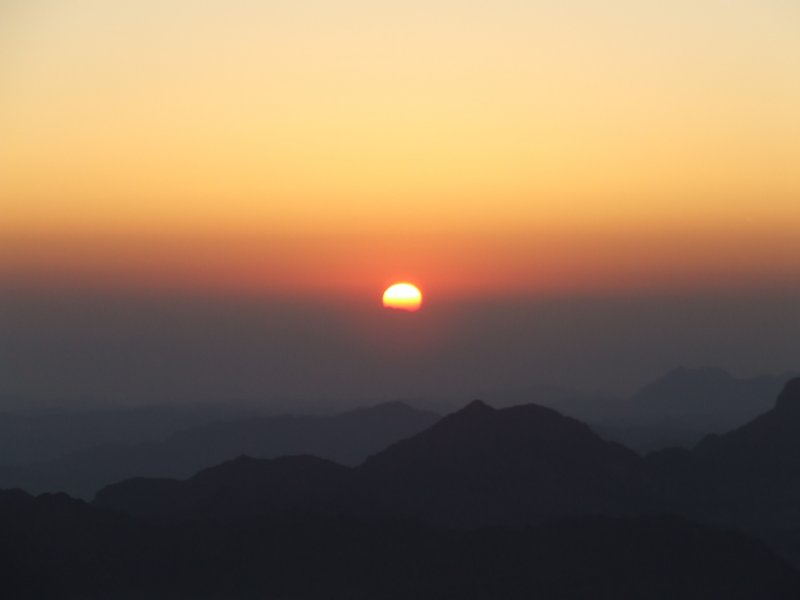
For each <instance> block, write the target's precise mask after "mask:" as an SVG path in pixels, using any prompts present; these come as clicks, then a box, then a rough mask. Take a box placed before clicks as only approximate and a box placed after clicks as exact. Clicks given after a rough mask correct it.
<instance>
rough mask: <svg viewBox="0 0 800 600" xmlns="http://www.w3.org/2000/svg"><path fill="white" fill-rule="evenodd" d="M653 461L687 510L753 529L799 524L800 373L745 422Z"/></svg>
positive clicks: (676, 501)
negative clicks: (769, 404)
mask: <svg viewBox="0 0 800 600" xmlns="http://www.w3.org/2000/svg"><path fill="white" fill-rule="evenodd" d="M648 463H649V464H650V466H651V468H652V469H654V471H655V472H656V473H657V476H658V478H659V480H660V481H662V482H663V483H662V485H663V488H664V489H663V490H662V493H663V495H664V496H665V497H669V498H671V500H672V502H673V505H674V506H676V507H678V509H679V510H681V512H683V513H684V514H690V515H692V516H694V517H697V518H701V519H703V520H705V521H708V522H714V523H720V524H725V525H728V526H731V525H732V526H737V527H741V528H744V529H748V530H754V531H767V530H776V529H780V530H788V529H791V528H800V378H797V379H793V380H791V381H789V382H788V383H787V384H786V385H785V387H784V388H783V390H782V391H781V393H780V395H779V396H778V398H777V401H776V403H775V406H774V407H773V408H772V409H771V410H769V411H768V412H766V413H765V414H763V415H761V416H759V417H757V418H755V419H753V420H752V421H750V422H749V423H747V424H745V425H743V426H742V427H739V428H738V429H736V430H734V431H731V432H729V433H725V434H722V435H710V436H708V437H706V438H705V439H703V440H702V441H701V442H700V443H699V444H698V445H697V446H696V448H695V449H694V450H693V451H679V450H671V451H664V452H659V453H655V454H654V455H652V456H650V457H648Z"/></svg>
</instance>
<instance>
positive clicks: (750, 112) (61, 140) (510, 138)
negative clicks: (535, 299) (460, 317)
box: [0, 0, 800, 296]
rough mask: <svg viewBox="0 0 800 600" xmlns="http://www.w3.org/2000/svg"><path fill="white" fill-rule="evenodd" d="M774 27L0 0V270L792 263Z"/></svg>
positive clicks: (100, 282)
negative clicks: (0, 145) (0, 149)
mask: <svg viewBox="0 0 800 600" xmlns="http://www.w3.org/2000/svg"><path fill="white" fill-rule="evenodd" d="M798 23H800V10H798V8H797V6H796V5H795V4H794V3H792V2H786V1H783V0H760V1H756V0H748V1H743V2H737V3H730V2H723V1H722V0H695V1H693V2H689V1H688V0H676V1H675V2H670V3H669V4H668V5H663V6H662V5H658V4H656V3H650V2H641V1H635V2H634V1H633V0H620V1H617V2H610V3H607V2H603V3H600V2H592V1H590V0H576V1H575V2H570V3H563V5H561V6H554V5H553V3H545V2H520V1H517V0H496V1H494V2H491V3H489V2H475V3H463V2H456V1H455V0H427V1H426V2H423V1H422V0H406V1H405V2H402V3H400V2H394V1H390V2H381V3H375V2H367V1H366V0H342V1H341V2H336V3H331V2H323V1H322V0H311V1H309V2H304V3H297V2H269V3H263V2H254V1H251V0H240V1H237V2H225V3H223V2H213V1H210V0H209V1H204V2H188V1H186V0H160V1H156V0H138V1H134V0H119V1H117V2H113V3H109V2H103V1H101V0H72V1H67V0H41V1H38V2H22V1H18V2H16V1H12V2H6V3H3V6H2V7H0V40H2V41H1V42H0V89H2V90H3V91H2V93H0V131H2V151H0V283H2V282H6V283H10V284H12V285H18V284H19V285H31V284H36V285H59V286H60V285H66V286H76V287H81V286H83V287H89V288H94V287H126V288H127V287H131V288H145V289H151V288H156V289H160V288H168V289H189V290H206V291H217V292H223V293H227V292H233V293H238V292H241V291H247V292H257V293H269V294H293V293H304V294H305V293H318V292H319V291H321V290H325V291H326V292H327V293H335V294H343V295H349V294H354V293H362V292H365V293H366V292H367V291H370V292H371V291H372V290H376V291H375V293H376V294H378V293H379V292H380V291H381V290H382V289H383V286H384V285H385V284H386V283H389V282H391V281H392V280H394V279H408V280H411V281H415V282H418V283H419V284H420V285H421V286H423V288H426V289H429V290H433V291H436V292H437V293H441V294H443V295H456V296H457V295H459V294H466V293H470V294H474V293H482V294H483V293H486V294H490V295H491V294H507V293H533V294H543V293H548V294H550V293H564V292H568V293H571V292H593V293H594V292H618V291H639V290H651V289H658V290H682V289H686V288H698V287H700V288H702V287H719V286H743V287H748V286H759V285H769V286H774V285H780V284H781V283H783V282H790V281H797V280H799V279H800V236H798V235H797V232H798V231H800V167H798V165H800V109H798V107H800V79H798V77H797V74H798V73H800V36H798V35H797V32H798Z"/></svg>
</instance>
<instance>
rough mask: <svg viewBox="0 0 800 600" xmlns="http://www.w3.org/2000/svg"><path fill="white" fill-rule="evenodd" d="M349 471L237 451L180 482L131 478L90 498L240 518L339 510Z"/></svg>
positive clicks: (153, 510)
mask: <svg viewBox="0 0 800 600" xmlns="http://www.w3.org/2000/svg"><path fill="white" fill-rule="evenodd" d="M352 474H353V471H352V469H349V468H348V467H344V466H341V465H337V464H335V463H333V462H330V461H327V460H324V459H321V458H315V457H313V456H284V457H280V458H275V459H256V458H250V457H248V456H240V457H238V458H236V459H234V460H231V461H227V462H225V463H223V464H221V465H218V466H215V467H211V468H209V469H205V470H203V471H200V472H199V473H197V474H196V475H194V476H193V477H190V478H189V479H187V480H185V481H176V480H174V479H155V478H136V479H130V480H127V481H123V482H120V483H117V484H112V485H110V486H107V487H105V488H103V489H102V490H100V491H99V492H98V493H97V495H96V497H95V500H94V502H93V504H94V506H97V507H100V508H111V509H115V510H119V511H123V512H126V513H128V514H132V515H136V516H139V517H148V518H157V519H178V520H190V519H197V518H235V519H238V518H242V517H246V516H253V515H261V514H271V513H276V512H281V511H307V512H315V513H328V512H344V511H347V510H350V506H349V505H347V504H346V503H345V502H344V499H345V497H346V494H347V492H348V488H347V485H348V484H349V483H350V481H351V479H352Z"/></svg>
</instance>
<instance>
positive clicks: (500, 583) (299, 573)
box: [0, 492, 800, 600]
mask: <svg viewBox="0 0 800 600" xmlns="http://www.w3.org/2000/svg"><path fill="white" fill-rule="evenodd" d="M0 574H2V588H1V589H2V591H3V595H4V597H8V598H15V599H18V600H25V599H28V598H30V599H34V598H35V599H39V598H66V599H72V598H81V599H85V600H94V599H97V600H99V599H106V598H117V599H124V598H148V599H155V600H158V599H170V600H174V599H176V598H193V599H204V598H231V599H234V598H235V599H251V598H252V599H255V598H259V599H266V600H270V599H275V600H277V599H284V600H293V599H297V600H310V599H319V598H326V599H330V600H338V599H349V600H360V599H362V598H363V599H370V600H372V599H374V598H381V599H382V600H395V599H397V600H400V599H404V600H405V599H411V598H413V599H415V600H417V599H419V600H426V599H431V600H434V599H435V600H440V599H442V598H463V599H481V600H485V599H486V598H502V599H504V600H515V599H517V598H519V599H522V598H525V599H527V598H532V597H537V598H547V599H548V600H570V599H576V600H577V599H586V600H589V599H591V600H598V599H601V600H602V599H614V600H626V599H630V600H641V599H642V598H648V599H651V600H661V599H663V600H674V599H675V598H681V599H682V600H693V599H697V600H700V599H704V600H705V599H708V598H726V599H731V600H751V599H752V600H756V599H763V598H776V599H777V598H796V597H800V576H798V574H797V572H795V571H793V570H792V569H791V568H790V567H789V566H787V565H786V564H785V563H783V562H782V561H781V560H779V559H777V558H776V557H775V556H774V555H772V554H771V553H770V552H769V551H768V550H767V549H766V548H765V547H764V546H763V545H762V544H760V543H759V542H757V541H755V540H753V539H750V538H748V537H746V536H743V535H740V534H736V533H732V532H723V531H718V530H715V529H711V528H706V527H702V526H698V525H694V524H691V523H689V522H687V521H684V520H682V519H678V518H667V517H657V518H656V517H650V518H636V519H630V518H628V519H609V518H599V517H594V518H580V519H570V520H562V521H555V522H549V523H546V524H543V525H541V526H539V527H536V528H534V529H520V530H492V529H483V530H480V531H454V530H442V529H436V528H431V527H428V526H425V525H421V524H417V523H414V522H408V521H387V520H369V521H364V520H358V519H351V518H342V517H333V516H320V515H316V516H312V515H307V514H301V513H296V512H295V513H290V514H287V513H276V514H271V515H264V516H260V517H249V518H240V519H233V520H230V521H226V522H224V523H223V522H219V521H213V520H192V521H179V522H176V521H173V520H166V521H162V522H153V521H137V520H136V519H134V518H132V517H126V516H123V515H121V514H114V513H109V512H106V511H103V510H100V509H97V508H94V507H92V506H89V505H87V504H85V503H83V502H80V501H76V500H72V499H70V498H68V497H66V496H63V495H56V496H41V497H38V498H34V497H31V496H29V495H27V494H24V493H22V492H0Z"/></svg>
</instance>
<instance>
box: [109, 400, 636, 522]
mask: <svg viewBox="0 0 800 600" xmlns="http://www.w3.org/2000/svg"><path fill="white" fill-rule="evenodd" d="M314 460H317V459H311V458H310V457H295V458H291V459H290V458H282V459H277V460H272V461H266V460H255V459H247V458H241V459H238V460H237V461H231V462H228V463H225V464H223V465H220V466H219V467H216V468H214V469H209V470H206V471H204V472H201V473H199V474H198V475H196V476H195V477H192V478H190V479H188V480H185V481H180V482H176V481H174V480H173V481H168V480H143V479H138V480H133V481H128V482H122V483H120V484H117V485H112V486H109V487H107V488H105V489H103V490H101V491H100V492H98V494H97V496H96V499H95V505H97V506H101V507H106V508H114V509H122V510H125V511H128V512H131V513H133V514H138V515H145V516H148V515H149V516H158V517H163V516H171V515H181V514H182V515H186V516H190V517H195V516H197V517H214V518H231V517H234V516H237V515H238V514H239V510H240V509H239V508H235V509H232V508H231V507H234V506H238V505H241V506H247V507H257V506H265V507H276V506H277V505H276V504H275V502H276V501H277V500H276V498H278V497H279V495H278V494H277V492H276V490H278V489H279V488H280V487H281V485H283V484H281V483H280V481H279V480H278V479H277V478H278V477H282V478H285V480H286V481H290V482H291V486H295V482H297V481H300V482H302V485H299V486H297V487H290V488H287V491H286V493H287V494H289V496H288V497H290V498H291V502H289V501H287V504H286V507H289V506H291V505H292V504H291V503H295V505H297V506H303V507H304V508H306V509H309V510H314V511H317V512H344V513H349V514H354V515H359V516H392V517H403V518H415V519H421V520H424V521H427V522H430V523H434V524H444V525H450V526H463V527H475V526H484V525H496V524H503V525H518V524H526V523H536V522H540V521H542V520H545V519H547V518H551V517H554V516H568V515H581V514H623V513H626V512H628V511H629V510H631V509H633V508H637V509H638V508H639V507H640V506H641V505H642V504H643V502H644V499H643V498H642V493H643V489H644V487H643V479H642V470H641V465H642V464H643V461H642V459H641V458H640V457H639V456H637V455H636V454H635V453H633V452H632V451H630V450H627V449H626V448H624V447H622V446H619V445H618V444H614V443H610V442H605V441H603V440H602V439H600V438H599V437H598V436H597V435H595V434H594V433H593V432H592V431H591V430H590V429H589V428H588V427H587V426H586V425H584V424H582V423H580V422H578V421H576V420H574V419H570V418H567V417H563V416H561V415H560V414H558V413H557V412H556V411H554V410H551V409H547V408H543V407H540V406H536V405H525V406H519V407H513V408H507V409H502V410H495V409H493V408H491V407H489V406H487V405H486V404H484V403H482V402H479V401H475V402H472V403H471V404H469V405H468V406H467V407H465V408H464V409H462V410H460V411H458V412H456V413H454V414H452V415H449V416H447V417H445V418H444V419H442V420H441V421H439V422H437V423H436V424H434V425H433V426H431V427H430V428H428V429H426V430H425V431H423V432H421V433H418V434H417V435H415V436H412V437H410V438H407V439H405V440H401V441H400V442H397V443H395V444H393V445H391V446H389V447H388V448H386V449H385V450H383V451H381V452H378V453H377V454H375V455H373V456H371V457H370V458H368V459H367V460H366V461H365V462H364V464H363V465H361V466H359V467H357V468H353V469H346V468H345V467H339V466H337V465H333V464H331V463H326V464H325V465H324V466H323V465H322V464H317V463H314V462H313V461H314ZM292 470H293V471H292ZM243 472H244V473H246V475H243ZM278 473H280V475H278ZM200 480H202V482H203V485H200V484H199V481H200ZM243 481H244V482H246V485H242V484H241V482H243ZM295 491H297V492H298V493H300V492H303V493H306V494H307V497H305V498H302V497H300V496H298V495H295ZM227 495H234V496H237V500H236V501H231V502H230V503H219V502H217V499H218V498H220V497H223V496H227ZM226 502H227V501H226ZM237 503H238V505H237ZM277 507H280V506H277ZM197 509H201V510H200V512H197Z"/></svg>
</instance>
